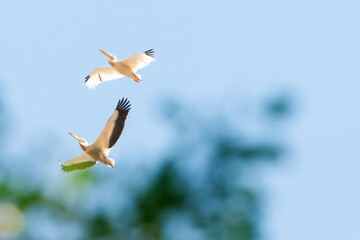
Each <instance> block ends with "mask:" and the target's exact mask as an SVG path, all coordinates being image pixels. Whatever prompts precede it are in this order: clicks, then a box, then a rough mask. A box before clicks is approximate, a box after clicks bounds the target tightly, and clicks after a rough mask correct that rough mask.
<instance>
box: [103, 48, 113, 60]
mask: <svg viewBox="0 0 360 240" xmlns="http://www.w3.org/2000/svg"><path fill="white" fill-rule="evenodd" d="M99 51H100V52H102V53H103V54H104V55H105V56H107V57H108V58H110V59H111V60H114V56H113V55H111V54H110V53H107V52H105V51H104V50H101V49H99Z"/></svg>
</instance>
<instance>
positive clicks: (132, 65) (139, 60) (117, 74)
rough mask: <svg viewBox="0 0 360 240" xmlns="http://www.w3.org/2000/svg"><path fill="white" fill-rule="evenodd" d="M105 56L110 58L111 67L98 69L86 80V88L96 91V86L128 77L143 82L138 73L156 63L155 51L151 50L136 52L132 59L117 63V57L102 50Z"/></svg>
mask: <svg viewBox="0 0 360 240" xmlns="http://www.w3.org/2000/svg"><path fill="white" fill-rule="evenodd" d="M100 51H101V52H102V53H103V54H105V55H106V56H107V57H109V58H110V60H109V63H110V65H111V66H108V67H98V68H96V69H95V70H94V71H93V72H92V73H91V74H90V75H88V76H87V77H86V78H85V79H86V81H85V83H86V86H87V87H88V88H90V89H94V88H95V87H96V85H98V84H99V83H101V82H103V81H109V80H114V79H118V78H121V77H123V76H127V77H129V78H131V79H133V80H134V81H136V82H141V76H140V75H139V74H136V72H137V71H138V70H139V69H141V68H144V67H146V66H147V65H149V64H150V63H151V62H153V61H155V58H154V50H153V49H150V50H148V51H145V52H136V53H135V54H134V55H132V56H131V57H129V58H127V59H125V60H122V61H117V59H116V57H115V56H114V55H112V54H110V53H107V52H105V51H103V50H100Z"/></svg>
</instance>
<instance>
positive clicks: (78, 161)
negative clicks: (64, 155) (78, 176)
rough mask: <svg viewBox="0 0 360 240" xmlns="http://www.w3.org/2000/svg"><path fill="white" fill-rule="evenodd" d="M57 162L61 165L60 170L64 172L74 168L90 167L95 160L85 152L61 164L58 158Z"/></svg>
mask: <svg viewBox="0 0 360 240" xmlns="http://www.w3.org/2000/svg"><path fill="white" fill-rule="evenodd" d="M59 164H60V165H61V170H63V171H64V172H72V171H75V170H84V169H87V168H89V167H92V166H94V165H95V164H96V160H95V159H93V158H92V157H90V156H89V155H88V154H87V153H83V154H81V155H80V156H77V157H76V158H73V159H70V160H69V161H66V162H64V163H63V164H61V163H60V160H59Z"/></svg>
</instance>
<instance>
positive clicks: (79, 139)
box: [69, 132, 89, 151]
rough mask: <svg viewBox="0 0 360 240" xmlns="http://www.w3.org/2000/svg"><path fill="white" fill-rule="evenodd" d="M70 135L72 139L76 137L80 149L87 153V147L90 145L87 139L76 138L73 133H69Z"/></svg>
mask: <svg viewBox="0 0 360 240" xmlns="http://www.w3.org/2000/svg"><path fill="white" fill-rule="evenodd" d="M69 134H70V135H71V136H72V137H74V138H75V139H76V140H78V141H79V144H80V147H81V148H82V149H83V150H84V151H85V149H86V147H87V146H88V145H89V144H88V143H87V141H86V140H85V139H83V138H81V137H78V136H76V135H75V134H73V133H70V132H69Z"/></svg>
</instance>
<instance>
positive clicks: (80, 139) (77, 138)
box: [69, 132, 85, 142]
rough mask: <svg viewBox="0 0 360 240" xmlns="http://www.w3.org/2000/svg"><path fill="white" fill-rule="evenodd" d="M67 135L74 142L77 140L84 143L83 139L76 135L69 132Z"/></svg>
mask: <svg viewBox="0 0 360 240" xmlns="http://www.w3.org/2000/svg"><path fill="white" fill-rule="evenodd" d="M69 134H70V135H71V136H72V137H74V138H75V139H76V140H78V141H79V142H84V141H85V140H84V139H82V138H81V137H78V136H76V135H75V134H73V133H70V132H69Z"/></svg>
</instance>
